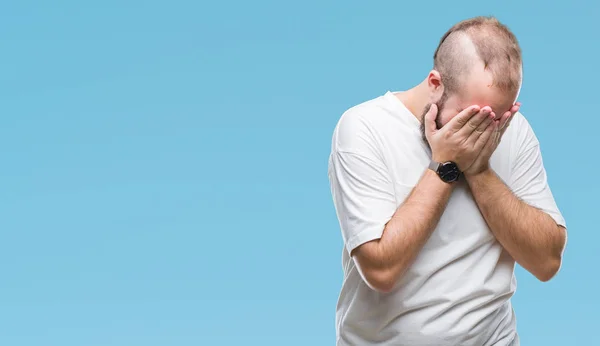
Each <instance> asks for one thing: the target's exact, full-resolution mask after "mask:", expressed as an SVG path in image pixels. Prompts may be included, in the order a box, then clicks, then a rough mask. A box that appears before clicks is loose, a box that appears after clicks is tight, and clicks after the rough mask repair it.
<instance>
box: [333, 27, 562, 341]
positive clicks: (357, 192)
mask: <svg viewBox="0 0 600 346" xmlns="http://www.w3.org/2000/svg"><path fill="white" fill-rule="evenodd" d="M521 74H522V63H521V49H520V47H519V44H518V42H517V40H516V38H515V36H514V35H513V34H512V33H511V32H510V30H509V29H508V28H507V27H506V26H505V25H503V24H502V23H500V22H499V21H498V20H496V19H495V18H488V17H477V18H473V19H469V20H466V21H463V22H460V23H458V24H456V25H455V26H454V27H452V28H451V29H450V30H449V31H448V32H447V33H446V34H445V35H444V36H443V37H442V39H441V41H440V44H439V46H438V48H437V50H436V52H435V55H434V69H433V70H432V71H430V72H429V74H428V75H427V77H426V78H425V80H424V81H423V82H422V83H420V84H419V85H417V86H415V87H414V88H412V89H410V90H407V91H404V92H398V93H392V92H388V93H386V94H385V95H383V96H381V97H378V98H376V99H373V100H370V101H367V102H365V103H363V104H360V105H358V106H355V107H353V108H351V109H350V110H348V111H346V112H345V113H344V114H343V116H342V117H341V119H340V120H339V123H338V125H337V126H336V129H335V132H334V135H333V141H332V152H331V156H330V159H329V179H330V183H331V191H332V195H333V201H334V205H335V208H336V213H337V216H338V219H339V222H340V226H341V231H342V236H343V240H344V251H343V269H344V282H343V287H342V290H341V294H340V296H339V301H338V305H337V317H336V328H337V345H340V346H341V345H359V346H364V345H407V346H412V345H436V346H441V345H457V346H459V345H460V346H482V345H485V346H487V345H494V346H505V345H519V338H518V335H517V331H516V321H515V315H514V312H513V309H512V306H511V302H510V298H511V296H512V295H513V293H514V292H515V289H516V281H515V277H514V267H515V262H516V263H519V264H520V265H521V266H522V267H523V268H525V269H526V270H527V271H529V272H530V273H531V274H533V275H534V276H535V277H536V278H538V279H539V280H541V281H548V280H550V279H551V278H552V277H553V276H554V275H555V274H556V273H557V272H558V270H559V268H560V266H561V261H562V254H563V250H564V247H565V244H566V227H565V221H564V219H563V217H562V215H561V213H560V211H559V210H558V208H557V206H556V203H555V201H554V198H553V196H552V193H551V191H550V188H549V187H548V184H547V180H546V172H545V169H544V166H543V162H542V156H541V152H540V144H539V142H538V140H537V138H536V136H535V134H534V132H533V130H532V129H531V127H530V125H529V124H528V122H527V120H526V119H525V118H524V117H523V115H522V114H521V113H519V107H520V104H519V103H518V102H516V100H517V97H518V94H519V91H520V87H521V81H522V76H521ZM509 124H510V126H509Z"/></svg>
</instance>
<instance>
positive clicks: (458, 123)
mask: <svg viewBox="0 0 600 346" xmlns="http://www.w3.org/2000/svg"><path fill="white" fill-rule="evenodd" d="M479 111H480V108H479V106H471V107H468V108H466V109H465V110H463V111H462V112H460V113H458V114H457V115H456V116H455V117H454V118H452V120H450V121H449V122H448V124H447V125H449V126H448V128H449V129H450V130H452V131H454V132H456V131H458V130H460V129H462V128H463V126H465V124H466V123H467V121H469V119H471V118H472V117H473V116H474V115H476V114H478V113H479Z"/></svg>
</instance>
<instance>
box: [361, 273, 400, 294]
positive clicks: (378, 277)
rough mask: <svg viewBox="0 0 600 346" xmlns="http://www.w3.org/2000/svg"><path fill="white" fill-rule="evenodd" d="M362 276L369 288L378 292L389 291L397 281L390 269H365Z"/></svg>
mask: <svg viewBox="0 0 600 346" xmlns="http://www.w3.org/2000/svg"><path fill="white" fill-rule="evenodd" d="M363 278H364V280H365V282H366V283H367V285H368V286H369V287H370V288H371V289H373V290H375V291H377V292H379V293H390V292H391V291H392V290H393V289H394V287H395V286H396V282H397V278H396V277H395V275H394V274H393V273H392V271H391V270H390V269H372V270H367V271H365V272H364V273H363Z"/></svg>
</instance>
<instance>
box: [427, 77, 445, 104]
mask: <svg viewBox="0 0 600 346" xmlns="http://www.w3.org/2000/svg"><path fill="white" fill-rule="evenodd" d="M427 88H428V89H429V102H430V103H437V102H438V101H439V100H440V99H441V98H442V95H443V94H444V84H443V83H442V77H441V76H440V73H439V72H438V71H436V70H431V71H430V72H429V74H428V75H427Z"/></svg>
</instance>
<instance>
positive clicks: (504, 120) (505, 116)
mask: <svg viewBox="0 0 600 346" xmlns="http://www.w3.org/2000/svg"><path fill="white" fill-rule="evenodd" d="M513 114H514V113H512V112H510V111H508V112H506V113H504V114H502V117H500V119H498V120H499V121H500V128H501V129H503V128H505V126H506V125H507V124H508V121H509V120H510V119H511V117H512V116H513Z"/></svg>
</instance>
